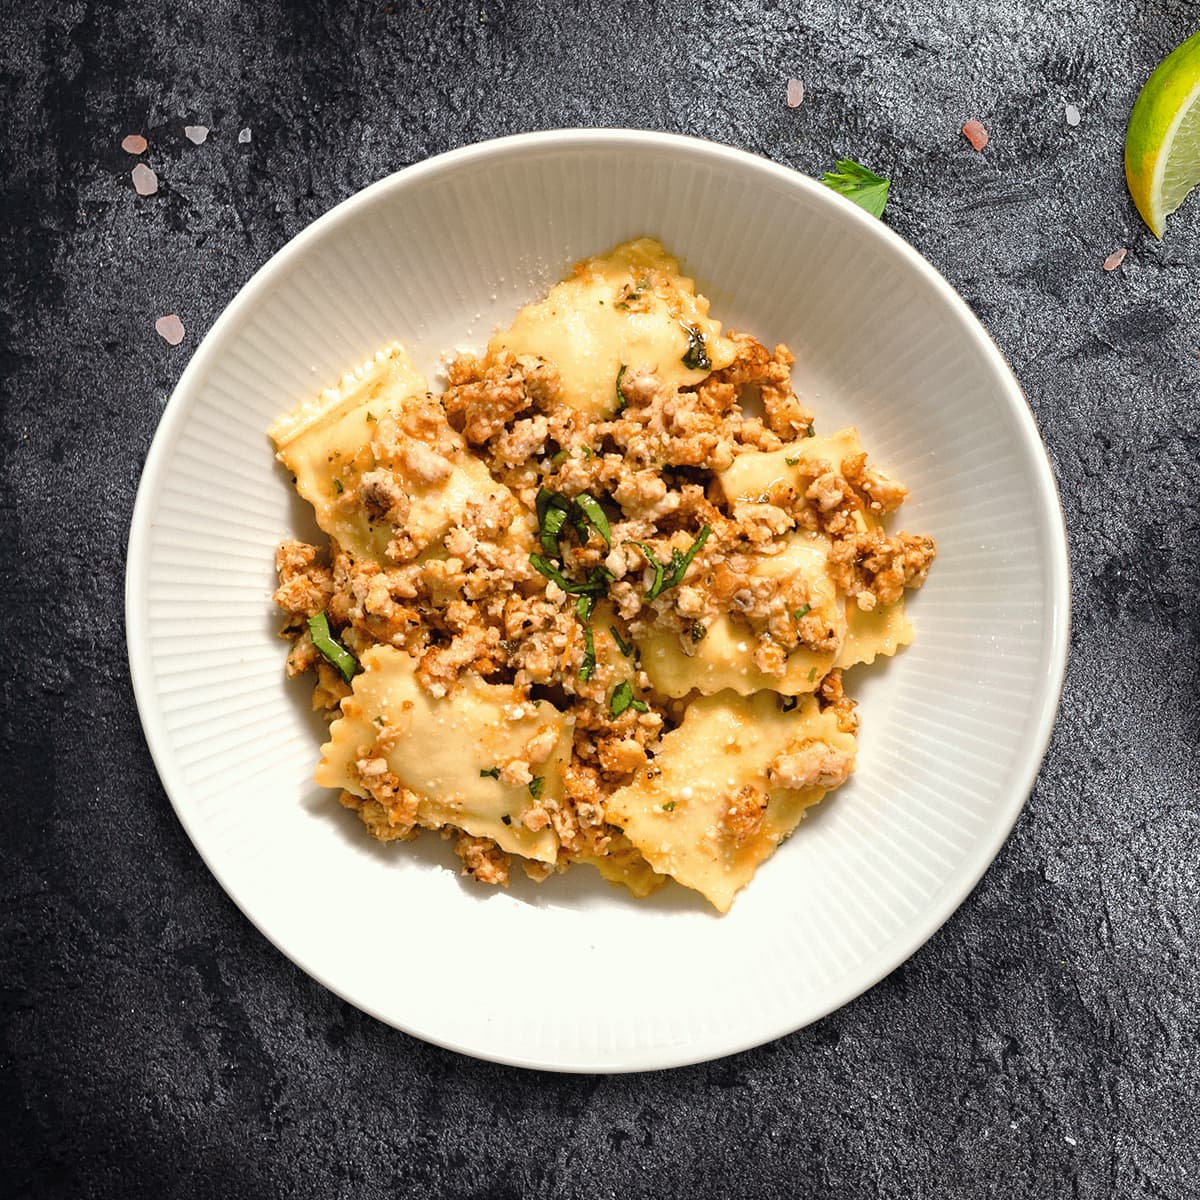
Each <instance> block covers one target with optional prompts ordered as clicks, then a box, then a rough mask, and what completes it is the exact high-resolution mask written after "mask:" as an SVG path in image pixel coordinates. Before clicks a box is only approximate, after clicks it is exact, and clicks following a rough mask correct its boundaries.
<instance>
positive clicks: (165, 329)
mask: <svg viewBox="0 0 1200 1200" xmlns="http://www.w3.org/2000/svg"><path fill="white" fill-rule="evenodd" d="M154 329H155V331H156V332H157V333H158V336H159V337H160V338H162V340H163V341H164V342H166V343H167V345H168V346H178V345H179V343H180V342H182V341H183V322H182V321H181V320H180V319H179V318H178V317H177V316H176V315H175V314H174V313H171V314H170V316H166V317H159V318H158V320H157V321H155V322H154Z"/></svg>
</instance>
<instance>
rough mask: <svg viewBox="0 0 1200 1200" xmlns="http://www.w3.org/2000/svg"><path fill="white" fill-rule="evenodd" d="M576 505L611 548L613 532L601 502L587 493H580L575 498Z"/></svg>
mask: <svg viewBox="0 0 1200 1200" xmlns="http://www.w3.org/2000/svg"><path fill="white" fill-rule="evenodd" d="M575 503H576V504H578V505H579V508H580V511H582V513H583V515H584V516H585V517H586V518H587V521H588V524H590V525H591V526H592V528H593V529H595V531H596V532H597V533H598V534H599V535H600V536H601V537H602V538H603V539H604V544H605V545H606V546H611V545H612V530H611V529H610V528H609V524H608V515H607V514H606V513H605V511H604V509H602V508H601V507H600V501H599V500H597V499H596V497H595V496H589V495H588V493H587V492H580V493H579V495H578V496H576V497H575Z"/></svg>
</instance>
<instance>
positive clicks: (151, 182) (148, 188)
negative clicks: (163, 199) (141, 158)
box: [129, 163, 158, 196]
mask: <svg viewBox="0 0 1200 1200" xmlns="http://www.w3.org/2000/svg"><path fill="white" fill-rule="evenodd" d="M129 174H130V175H131V176H132V178H133V190H134V191H135V192H137V194H138V195H139V196H153V195H154V193H155V192H157V191H158V176H157V175H156V174H155V173H154V172H153V171H152V170H151V169H150V168H149V167H148V166H146V164H145V163H138V165H137V166H136V167H134V168H133V170H132V171H130V173H129Z"/></svg>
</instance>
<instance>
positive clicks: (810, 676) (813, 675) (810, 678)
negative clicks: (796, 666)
mask: <svg viewBox="0 0 1200 1200" xmlns="http://www.w3.org/2000/svg"><path fill="white" fill-rule="evenodd" d="M816 677H817V668H816V667H813V669H812V670H811V671H809V673H808V682H809V683H812V681H813V680H814V679H816Z"/></svg>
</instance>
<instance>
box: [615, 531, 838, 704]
mask: <svg viewBox="0 0 1200 1200" xmlns="http://www.w3.org/2000/svg"><path fill="white" fill-rule="evenodd" d="M828 555H829V547H828V544H827V543H826V542H825V540H824V539H823V538H818V537H810V536H809V535H807V534H792V535H791V536H790V537H789V538H788V541H787V545H786V546H785V548H784V549H783V551H782V552H781V553H779V554H776V555H773V556H772V557H770V558H762V559H760V560H759V561H758V562H757V563H756V565H755V567H754V570H753V571H752V572H751V574H752V575H753V576H756V577H760V578H768V579H779V578H783V577H785V576H796V575H800V576H803V577H804V579H805V580H806V581H807V583H808V587H809V591H810V594H811V595H812V597H813V600H812V611H813V613H814V614H815V615H817V616H819V617H823V618H824V620H825V622H826V623H827V625H828V626H829V627H830V628H831V629H833V630H835V631H836V633H837V637H838V641H839V643H840V641H841V638H842V635H843V634H844V632H845V628H846V617H845V609H844V605H843V603H842V601H841V600H839V599H838V594H837V589H836V588H835V587H834V585H833V580H832V579H830V577H829V571H828V568H827V565H826V564H827V559H828ZM754 646H755V638H754V636H753V634H751V632H750V631H749V629H748V628H747V627H746V626H745V625H744V624H741V623H739V622H738V620H737V618H736V617H732V616H730V615H729V614H727V613H722V614H720V615H719V616H718V617H717V618H716V619H715V620H714V621H712V623H711V624H710V625H709V626H708V631H707V633H705V635H704V637H703V639H702V640H701V641H699V642H697V643H693V652H692V653H691V654H689V653H688V652H687V650H686V649H685V648H684V646H683V645H682V644H681V642H680V639H679V636H678V635H677V634H675V633H673V632H671V631H670V630H664V629H660V628H657V627H652V628H651V629H650V631H649V632H648V633H645V634H643V635H641V636H640V637H639V638H638V649H639V650H640V651H641V661H642V667H643V669H644V670H645V672H646V674H647V675H649V677H650V682H651V683H652V684H653V686H654V687H655V688H656V689H657V690H658V691H660V692H662V693H663V694H664V695H667V696H675V697H680V696H686V695H687V694H688V693H689V692H691V691H698V692H700V693H701V694H702V695H706V696H711V695H713V694H714V693H716V692H720V691H724V690H725V689H729V690H730V691H734V692H737V693H738V694H739V695H742V696H750V695H753V694H754V693H755V692H758V691H763V690H771V691H775V692H778V693H780V694H781V695H784V696H799V695H803V694H804V693H806V692H812V691H815V690H816V689H817V688H818V687H820V686H821V680H822V679H823V678H824V677H825V675H826V673H827V672H828V671H829V669H830V668H831V667H832V666H833V665H834V660H835V659H836V658H837V653H838V652H837V650H836V649H834V650H831V651H828V652H825V651H819V652H818V651H814V650H810V649H808V648H807V647H804V646H799V647H797V648H796V649H794V650H792V651H791V653H790V654H788V656H787V663H786V666H785V669H784V673H783V674H782V675H768V674H767V673H766V672H764V671H761V670H759V668H758V667H757V666H756V665H755V663H754Z"/></svg>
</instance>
